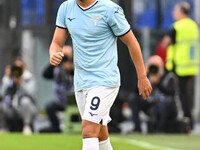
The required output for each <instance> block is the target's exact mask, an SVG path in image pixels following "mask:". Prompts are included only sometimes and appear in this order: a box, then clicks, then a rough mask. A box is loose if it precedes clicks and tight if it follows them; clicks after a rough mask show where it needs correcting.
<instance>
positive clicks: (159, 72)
mask: <svg viewBox="0 0 200 150" xmlns="http://www.w3.org/2000/svg"><path fill="white" fill-rule="evenodd" d="M147 73H148V77H149V80H150V82H151V84H152V87H153V90H152V93H151V96H150V97H149V98H148V99H147V100H146V101H145V100H143V99H142V98H141V97H138V96H136V97H134V98H133V99H132V106H131V107H132V110H133V120H134V123H135V131H139V132H140V131H141V128H140V119H139V112H140V111H143V112H144V113H145V114H147V116H149V118H150V119H149V122H148V131H149V132H155V131H158V132H170V131H171V132H172V131H174V132H176V129H174V128H177V126H174V125H175V123H176V122H177V119H176V118H177V108H176V103H175V95H176V94H177V78H176V76H175V74H174V73H173V72H167V71H165V70H164V65H163V61H162V59H161V58H160V57H159V56H157V55H154V56H152V57H150V59H149V61H148V64H147Z"/></svg>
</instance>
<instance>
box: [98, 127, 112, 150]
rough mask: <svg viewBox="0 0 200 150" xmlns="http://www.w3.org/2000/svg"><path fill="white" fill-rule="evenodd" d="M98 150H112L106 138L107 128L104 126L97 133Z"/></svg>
mask: <svg viewBox="0 0 200 150" xmlns="http://www.w3.org/2000/svg"><path fill="white" fill-rule="evenodd" d="M99 150H113V148H112V145H111V143H110V139H109V137H108V127H107V126H104V125H101V130H100V133H99Z"/></svg>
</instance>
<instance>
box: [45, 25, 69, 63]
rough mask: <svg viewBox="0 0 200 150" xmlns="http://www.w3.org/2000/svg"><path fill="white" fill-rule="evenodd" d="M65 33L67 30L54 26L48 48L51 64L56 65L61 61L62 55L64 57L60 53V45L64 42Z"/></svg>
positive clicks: (66, 33)
mask: <svg viewBox="0 0 200 150" xmlns="http://www.w3.org/2000/svg"><path fill="white" fill-rule="evenodd" d="M67 35H68V31H67V30H66V29H62V28H59V27H56V29H55V32H54V36H53V40H52V43H51V46H50V49H49V55H50V64H51V65H54V66H56V65H58V64H59V63H60V62H61V60H62V57H64V54H63V53H62V47H63V45H64V43H65V40H66V38H67Z"/></svg>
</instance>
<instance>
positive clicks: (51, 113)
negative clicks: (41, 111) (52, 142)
mask: <svg viewBox="0 0 200 150" xmlns="http://www.w3.org/2000/svg"><path fill="white" fill-rule="evenodd" d="M63 53H64V57H63V59H62V62H61V63H60V64H59V65H58V66H56V67H55V66H52V65H49V66H48V67H47V68H45V70H44V72H43V76H44V77H45V78H46V79H53V81H54V84H53V89H54V92H55V94H56V99H55V100H54V101H51V102H49V103H48V104H47V106H46V112H47V115H48V118H49V121H50V124H51V125H50V126H49V127H46V128H43V129H41V130H40V133H60V132H62V130H61V128H60V122H59V118H58V116H57V112H59V111H65V109H66V105H67V95H68V94H74V92H73V76H74V68H73V60H72V59H73V58H72V48H71V47H70V46H64V47H63Z"/></svg>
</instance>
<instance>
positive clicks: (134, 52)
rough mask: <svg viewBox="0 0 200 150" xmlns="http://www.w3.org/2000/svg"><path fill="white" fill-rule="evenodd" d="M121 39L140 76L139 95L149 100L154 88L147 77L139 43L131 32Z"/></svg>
mask: <svg viewBox="0 0 200 150" xmlns="http://www.w3.org/2000/svg"><path fill="white" fill-rule="evenodd" d="M120 39H121V40H122V41H123V42H124V43H125V44H126V45H127V47H128V49H129V52H130V55H131V58H132V60H133V62H134V65H135V68H136V71H137V76H138V89H139V94H140V95H142V96H143V98H144V99H147V98H148V97H149V95H150V94H151V91H152V87H151V84H150V82H149V80H148V78H147V76H146V70H145V67H144V63H143V58H142V53H141V49H140V46H139V43H138V41H137V40H136V38H135V36H134V35H133V32H132V31H131V30H130V31H129V32H128V33H127V34H125V35H124V36H122V37H120Z"/></svg>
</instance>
